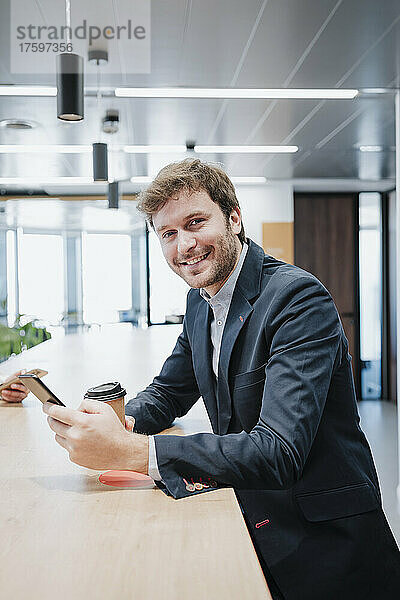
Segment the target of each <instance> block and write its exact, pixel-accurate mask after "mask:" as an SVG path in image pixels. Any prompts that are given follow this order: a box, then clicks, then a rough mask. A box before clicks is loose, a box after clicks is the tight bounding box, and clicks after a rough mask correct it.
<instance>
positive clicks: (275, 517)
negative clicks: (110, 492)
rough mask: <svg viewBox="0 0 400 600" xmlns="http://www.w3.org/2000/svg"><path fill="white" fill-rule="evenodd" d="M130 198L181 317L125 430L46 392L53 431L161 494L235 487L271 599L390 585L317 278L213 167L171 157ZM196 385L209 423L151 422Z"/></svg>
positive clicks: (336, 328) (391, 558)
mask: <svg viewBox="0 0 400 600" xmlns="http://www.w3.org/2000/svg"><path fill="white" fill-rule="evenodd" d="M139 207H140V209H141V210H142V211H143V212H144V214H145V215H146V217H147V219H148V221H149V222H150V224H151V225H152V226H153V227H154V229H155V231H156V232H157V235H158V237H159V240H160V243H161V248H162V251H163V254H164V256H165V259H166V261H167V263H168V265H169V266H170V267H171V269H172V270H173V271H174V272H175V273H177V275H179V276H180V277H182V278H183V279H184V280H185V281H186V282H187V283H188V284H189V286H190V287H191V288H192V289H191V290H190V291H189V293H188V297H187V309H186V314H185V319H184V323H183V331H182V333H181V335H180V336H179V338H178V340H177V343H176V346H175V348H174V350H173V352H172V354H171V356H170V357H169V358H168V359H167V360H166V362H165V363H164V366H163V368H162V370H161V373H160V374H159V375H158V376H157V377H155V379H154V380H153V382H152V383H151V384H150V385H149V386H148V387H147V388H146V389H145V390H144V391H142V392H141V393H139V394H138V395H137V396H136V398H134V399H132V400H131V401H130V402H129V403H128V404H127V406H126V414H127V415H130V416H132V417H134V425H135V428H134V429H135V430H134V432H130V431H127V430H124V428H123V427H122V426H121V425H120V424H119V422H118V418H117V417H116V415H115V414H114V413H113V411H112V409H111V408H110V407H109V406H103V405H102V404H101V403H97V402H94V401H91V402H90V401H85V402H84V403H83V404H82V405H81V407H80V410H79V411H72V410H69V409H66V408H60V407H57V406H48V405H45V407H44V410H45V412H47V413H48V414H49V423H50V426H51V428H52V429H53V430H54V431H55V433H56V439H57V441H58V442H59V443H60V444H61V445H62V446H63V447H65V448H66V449H67V450H68V452H69V454H70V458H71V460H73V461H74V462H77V463H78V464H81V465H84V466H87V467H89V468H94V469H105V468H116V469H132V470H136V471H139V472H142V473H149V474H150V475H151V476H152V477H153V479H154V480H155V481H156V483H157V485H158V487H160V489H162V490H163V491H164V492H165V493H166V494H168V495H171V496H172V497H174V498H184V497H190V496H193V495H195V494H200V493H206V492H210V491H212V490H213V489H215V488H218V487H224V486H231V487H233V488H234V490H235V493H236V496H237V499H238V502H239V503H240V506H241V508H242V510H243V514H244V517H245V519H246V523H247V526H248V529H249V532H250V535H251V537H252V540H253V543H254V546H255V548H256V551H257V553H258V556H259V559H260V563H261V565H262V568H263V570H264V573H265V575H266V578H267V581H268V584H269V586H270V589H271V591H272V593H273V596H274V598H282V597H283V598H285V599H287V600H305V599H307V600H314V599H315V600H321V598H324V600H329V599H333V598H335V599H336V598H338V597H340V598H341V600H347V599H348V600H354V599H357V598H360V599H361V598H363V600H366V599H371V600H372V599H373V600H376V598H385V599H386V600H389V599H392V598H393V599H394V598H397V597H398V591H399V589H400V555H399V551H398V549H397V546H396V543H395V541H394V538H393V536H392V534H391V531H390V529H389V526H388V524H387V521H386V519H385V516H384V513H383V511H382V506H381V498H380V491H379V484H378V479H377V475H376V472H375V468H374V464H373V459H372V456H371V452H370V449H369V446H368V443H367V441H366V439H365V436H364V434H363V433H362V431H361V429H360V427H359V417H358V413H357V405H356V399H355V395H354V386H353V380H352V371H351V358H350V356H349V354H348V344H347V340H346V337H345V335H344V332H343V328H342V325H341V323H340V319H339V317H338V313H337V310H336V308H335V305H334V303H333V300H332V298H331V296H330V295H329V293H328V291H327V290H326V289H325V288H324V287H323V285H322V284H321V283H320V282H319V281H318V280H317V279H316V278H315V277H314V276H312V275H311V274H309V273H307V272H305V271H303V270H302V269H299V268H297V267H295V266H292V265H289V264H286V263H283V262H281V261H278V260H275V259H274V258H272V257H271V256H268V255H265V254H264V252H263V250H262V248H260V247H259V246H257V244H255V243H254V242H252V241H251V240H250V239H248V238H246V237H245V233H244V228H243V224H242V220H241V212H240V208H239V205H238V201H237V198H236V194H235V190H234V187H233V185H232V183H231V181H230V180H229V178H228V177H227V175H226V174H225V173H224V172H223V171H222V170H221V169H220V168H218V167H216V166H212V165H208V164H205V163H202V162H201V161H199V160H185V161H182V162H180V163H175V164H172V165H168V166H167V167H165V168H164V169H162V171H160V173H159V174H158V175H157V177H156V178H155V180H154V181H153V183H152V184H151V185H150V186H149V187H148V189H147V190H146V191H145V192H143V194H142V195H141V198H140V203H139ZM200 396H202V397H203V400H204V403H205V406H206V408H207V412H208V415H209V418H210V421H211V425H212V428H213V433H201V434H196V435H190V436H186V437H181V436H174V435H156V434H157V433H159V432H160V431H162V430H163V429H165V428H167V427H169V426H170V425H171V423H172V422H173V421H174V419H175V418H176V417H180V416H182V415H184V414H186V413H187V412H188V410H189V409H190V408H191V407H192V406H193V404H194V403H195V402H196V401H197V400H198V398H199V397H200ZM128 420H129V417H128ZM130 427H131V428H132V423H131V425H130ZM204 526H205V527H207V523H205V524H204ZM195 560H196V557H193V561H194V565H193V566H194V568H195ZM221 576H222V574H221Z"/></svg>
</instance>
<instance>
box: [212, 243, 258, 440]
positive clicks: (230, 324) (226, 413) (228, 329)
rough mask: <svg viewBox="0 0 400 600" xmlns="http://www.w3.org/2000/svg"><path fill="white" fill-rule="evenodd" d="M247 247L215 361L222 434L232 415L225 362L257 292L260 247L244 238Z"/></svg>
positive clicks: (227, 365)
mask: <svg viewBox="0 0 400 600" xmlns="http://www.w3.org/2000/svg"><path fill="white" fill-rule="evenodd" d="M248 244H249V249H248V251H247V255H246V258H245V261H244V263H243V266H242V270H241V272H240V275H239V278H238V281H237V284H236V287H235V291H234V293H233V296H232V302H231V305H230V308H229V312H228V316H227V319H226V323H225V327H224V333H223V336H222V341H221V351H220V356H219V365H218V387H217V406H218V433H219V434H220V435H225V434H226V433H227V431H228V428H229V423H230V420H231V417H232V400H231V392H230V382H229V364H230V360H231V356H232V351H233V348H234V345H235V342H236V340H237V337H238V335H239V333H240V331H241V329H242V327H243V326H244V324H245V323H246V320H247V319H248V317H249V315H250V314H251V313H252V312H253V307H252V304H251V303H250V300H252V299H253V298H255V296H257V295H258V294H259V293H260V287H261V274H262V267H263V262H264V257H265V254H264V250H263V249H262V248H260V246H258V245H257V244H255V243H254V242H253V241H252V240H248Z"/></svg>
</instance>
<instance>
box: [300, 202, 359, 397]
mask: <svg viewBox="0 0 400 600" xmlns="http://www.w3.org/2000/svg"><path fill="white" fill-rule="evenodd" d="M357 207H358V199H357V195H355V194H306V193H304V194H295V202H294V234H295V235H294V241H295V244H294V259H295V264H296V265H298V266H299V267H302V268H303V269H305V270H306V271H310V272H311V273H313V274H314V275H315V276H316V277H318V279H319V280H320V281H321V282H322V283H323V284H324V285H325V287H326V288H327V289H328V290H329V292H330V293H331V294H332V297H333V299H334V301H335V304H336V306H337V308H338V312H339V314H340V317H341V319H342V322H343V326H344V329H345V332H346V336H347V337H348V340H349V347H350V353H351V355H352V357H353V372H354V379H355V386H356V391H357V395H358V397H360V387H361V386H360V342H359V339H360V334H359V332H360V329H359V305H358V217H357Z"/></svg>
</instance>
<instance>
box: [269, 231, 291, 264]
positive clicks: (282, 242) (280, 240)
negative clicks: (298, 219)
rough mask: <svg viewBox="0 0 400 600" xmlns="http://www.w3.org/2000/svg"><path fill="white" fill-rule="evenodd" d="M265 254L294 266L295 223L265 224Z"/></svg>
mask: <svg viewBox="0 0 400 600" xmlns="http://www.w3.org/2000/svg"><path fill="white" fill-rule="evenodd" d="M262 228H263V248H264V252H266V253H267V254H270V255H271V256H273V257H274V258H278V259H279V260H284V261H285V262H288V263H291V264H293V262H294V229H293V222H284V223H263V224H262Z"/></svg>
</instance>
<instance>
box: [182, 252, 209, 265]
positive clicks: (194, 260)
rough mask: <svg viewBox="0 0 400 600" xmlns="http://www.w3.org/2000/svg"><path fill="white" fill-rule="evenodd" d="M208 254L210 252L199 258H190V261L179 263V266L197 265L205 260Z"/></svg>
mask: <svg viewBox="0 0 400 600" xmlns="http://www.w3.org/2000/svg"><path fill="white" fill-rule="evenodd" d="M209 254H210V252H206V253H205V254H202V255H201V256H196V257H195V258H191V259H190V260H187V261H185V262H181V263H180V264H181V265H197V263H199V262H201V261H202V260H204V259H206V258H207V256H208V255H209Z"/></svg>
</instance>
